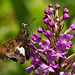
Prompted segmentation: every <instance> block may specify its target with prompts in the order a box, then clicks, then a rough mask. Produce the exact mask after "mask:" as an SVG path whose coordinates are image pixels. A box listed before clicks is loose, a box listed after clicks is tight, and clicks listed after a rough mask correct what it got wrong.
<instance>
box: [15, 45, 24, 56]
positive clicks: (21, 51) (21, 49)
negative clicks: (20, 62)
mask: <svg viewBox="0 0 75 75" xmlns="http://www.w3.org/2000/svg"><path fill="white" fill-rule="evenodd" d="M16 48H17V49H18V50H19V51H20V53H21V54H23V55H24V56H25V49H24V48H23V47H18V46H17V47H16Z"/></svg>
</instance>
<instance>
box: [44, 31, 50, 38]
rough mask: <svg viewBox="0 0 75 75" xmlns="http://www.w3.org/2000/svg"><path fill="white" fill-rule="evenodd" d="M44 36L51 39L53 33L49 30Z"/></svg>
mask: <svg viewBox="0 0 75 75" xmlns="http://www.w3.org/2000/svg"><path fill="white" fill-rule="evenodd" d="M44 36H46V37H48V38H49V37H51V32H50V31H49V30H46V32H44Z"/></svg>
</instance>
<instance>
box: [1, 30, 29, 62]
mask: <svg viewBox="0 0 75 75" xmlns="http://www.w3.org/2000/svg"><path fill="white" fill-rule="evenodd" d="M29 53H30V46H29V39H28V36H27V33H26V31H25V29H20V32H19V34H18V35H17V36H15V37H13V38H11V39H10V40H8V41H7V42H5V43H4V44H2V45H1V46H0V59H2V60H4V59H8V58H10V59H16V61H19V62H20V63H24V62H25V58H26V59H29Z"/></svg>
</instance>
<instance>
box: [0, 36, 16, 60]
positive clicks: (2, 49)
mask: <svg viewBox="0 0 75 75" xmlns="http://www.w3.org/2000/svg"><path fill="white" fill-rule="evenodd" d="M14 39H15V37H13V38H12V39H10V40H9V41H7V42H5V43H4V44H2V45H1V46H0V60H1V59H2V60H3V59H8V57H7V56H6V55H5V53H6V50H7V48H8V47H9V46H10V44H11V43H12V41H14Z"/></svg>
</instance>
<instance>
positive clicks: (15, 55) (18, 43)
mask: <svg viewBox="0 0 75 75" xmlns="http://www.w3.org/2000/svg"><path fill="white" fill-rule="evenodd" d="M24 42H25V41H24V38H20V37H17V36H16V38H15V40H14V41H13V42H12V43H11V44H10V46H9V47H8V48H7V50H6V53H5V54H6V55H7V57H9V58H11V59H13V60H14V59H16V60H17V61H19V62H20V63H24V62H25V56H23V54H21V53H20V51H19V50H18V49H17V47H23V45H24Z"/></svg>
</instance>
